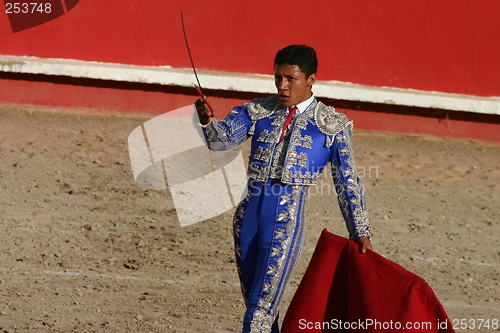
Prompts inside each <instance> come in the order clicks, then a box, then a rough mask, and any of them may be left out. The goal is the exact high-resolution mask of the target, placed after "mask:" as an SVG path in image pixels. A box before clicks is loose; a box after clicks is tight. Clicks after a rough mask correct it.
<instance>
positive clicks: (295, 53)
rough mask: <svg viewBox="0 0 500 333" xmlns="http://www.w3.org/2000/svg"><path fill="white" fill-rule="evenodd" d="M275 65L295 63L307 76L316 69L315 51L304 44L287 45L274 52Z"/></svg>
mask: <svg viewBox="0 0 500 333" xmlns="http://www.w3.org/2000/svg"><path fill="white" fill-rule="evenodd" d="M274 64H275V65H278V66H279V65H285V64H288V65H297V66H299V67H300V69H301V70H302V71H303V72H304V73H305V74H306V76H307V77H309V76H310V75H311V74H313V73H316V70H317V69H318V58H316V51H314V49H313V48H312V47H310V46H306V45H289V46H287V47H285V48H283V49H281V50H279V51H278V52H277V53H276V57H275V58H274Z"/></svg>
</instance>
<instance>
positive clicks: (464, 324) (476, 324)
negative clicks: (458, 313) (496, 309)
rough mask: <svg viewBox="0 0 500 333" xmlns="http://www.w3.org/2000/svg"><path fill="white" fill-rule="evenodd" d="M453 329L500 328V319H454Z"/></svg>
mask: <svg viewBox="0 0 500 333" xmlns="http://www.w3.org/2000/svg"><path fill="white" fill-rule="evenodd" d="M452 323H453V329H455V330H467V329H469V330H473V329H481V328H483V329H493V330H497V329H498V328H499V323H498V319H492V320H490V319H453V321H452Z"/></svg>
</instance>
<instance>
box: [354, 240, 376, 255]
mask: <svg viewBox="0 0 500 333" xmlns="http://www.w3.org/2000/svg"><path fill="white" fill-rule="evenodd" d="M356 243H358V245H359V253H366V250H367V249H370V250H371V249H372V241H371V240H370V238H368V237H366V236H361V237H359V238H358V239H356Z"/></svg>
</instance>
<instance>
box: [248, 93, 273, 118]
mask: <svg viewBox="0 0 500 333" xmlns="http://www.w3.org/2000/svg"><path fill="white" fill-rule="evenodd" d="M247 105H248V114H249V115H250V119H252V120H258V119H262V118H265V117H267V116H269V115H270V114H272V113H273V112H274V111H276V110H277V109H278V108H279V106H280V102H279V99H278V97H275V96H273V97H267V98H255V99H254V100H252V101H251V102H248V103H247Z"/></svg>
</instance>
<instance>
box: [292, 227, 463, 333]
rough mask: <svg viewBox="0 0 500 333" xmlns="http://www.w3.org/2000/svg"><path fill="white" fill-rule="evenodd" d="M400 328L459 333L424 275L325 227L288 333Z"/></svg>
mask: <svg viewBox="0 0 500 333" xmlns="http://www.w3.org/2000/svg"><path fill="white" fill-rule="evenodd" d="M399 331H404V332H408V333H409V332H418V333H423V332H439V333H445V332H455V331H454V330H453V327H452V324H451V322H450V320H449V318H448V316H447V315H446V312H445V311H444V309H443V307H442V305H441V303H440V302H439V300H438V299H437V297H436V295H435V294H434V292H433V291H432V289H431V288H430V287H429V286H428V285H427V283H426V282H425V281H424V280H423V279H422V278H420V277H418V276H417V275H415V274H413V273H411V272H409V271H407V270H405V269H404V268H403V267H401V266H399V265H398V264H396V263H394V262H392V261H389V260H387V259H385V258H384V257H382V256H380V255H378V254H377V253H375V252H373V251H370V250H368V252H367V253H365V254H360V253H359V252H358V245H357V244H356V243H355V242H353V241H351V240H348V239H346V238H343V237H339V236H336V235H334V234H332V233H330V232H328V231H327V230H326V229H325V230H323V232H322V234H321V237H320V239H319V241H318V244H317V246H316V249H315V251H314V254H313V257H312V259H311V262H310V263H309V266H308V268H307V270H306V273H305V275H304V277H303V279H302V281H301V283H300V285H299V288H298V289H297V292H296V293H295V295H294V297H293V299H292V302H291V304H290V306H289V308H288V312H287V313H286V316H285V318H284V321H283V327H282V333H295V332H297V333H299V332H300V333H303V332H384V333H390V332H399Z"/></svg>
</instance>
